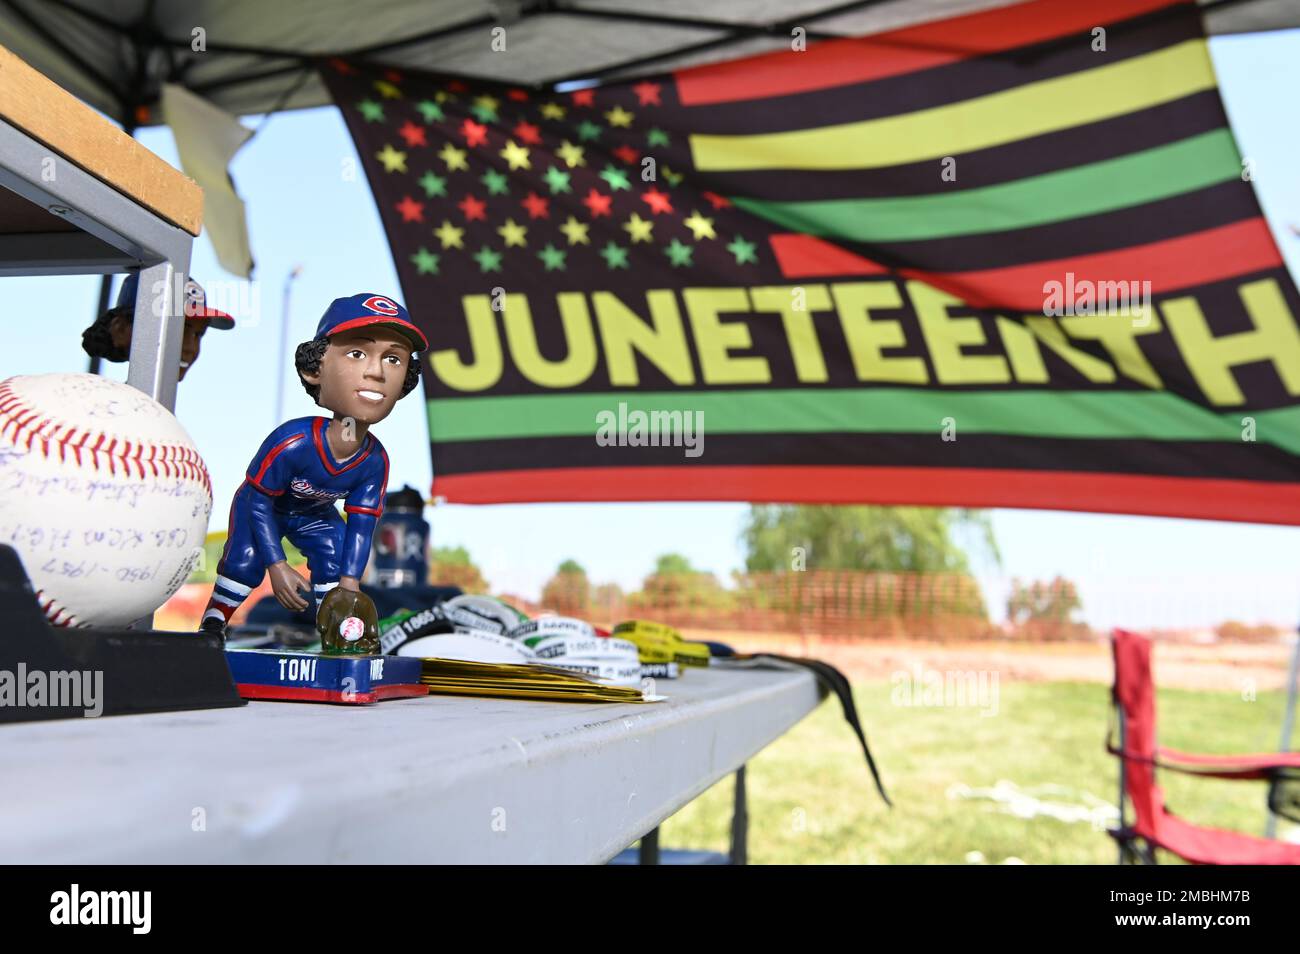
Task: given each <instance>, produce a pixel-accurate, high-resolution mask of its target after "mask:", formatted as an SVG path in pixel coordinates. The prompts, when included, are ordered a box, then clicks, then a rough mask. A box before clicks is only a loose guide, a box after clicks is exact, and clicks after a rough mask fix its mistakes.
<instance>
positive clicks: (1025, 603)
mask: <svg viewBox="0 0 1300 954" xmlns="http://www.w3.org/2000/svg"><path fill="white" fill-rule="evenodd" d="M1081 609H1083V602H1082V601H1081V600H1080V599H1079V590H1078V588H1077V587H1076V586H1075V585H1074V584H1073V583H1071V582H1070V581H1069V580H1067V579H1065V578H1064V577H1061V576H1057V577H1055V578H1054V579H1053V580H1052V581H1051V582H1044V581H1043V580H1034V581H1033V582H1032V583H1029V584H1026V583H1024V582H1022V581H1021V580H1019V579H1014V580H1012V581H1011V593H1010V595H1009V596H1008V597H1007V620H1008V621H1009V622H1010V623H1011V624H1012V625H1013V626H1015V627H1017V628H1018V629H1021V630H1022V631H1024V632H1025V633H1027V634H1029V635H1031V636H1036V637H1039V638H1044V639H1065V638H1067V637H1069V636H1071V635H1076V634H1079V633H1081V632H1082V631H1086V629H1087V627H1086V626H1084V625H1083V624H1082V623H1078V622H1075V620H1073V619H1072V618H1071V617H1072V616H1073V615H1074V613H1075V611H1076V610H1081Z"/></svg>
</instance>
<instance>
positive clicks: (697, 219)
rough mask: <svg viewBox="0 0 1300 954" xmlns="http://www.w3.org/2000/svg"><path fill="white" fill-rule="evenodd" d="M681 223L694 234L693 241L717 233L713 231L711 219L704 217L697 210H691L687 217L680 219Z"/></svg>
mask: <svg viewBox="0 0 1300 954" xmlns="http://www.w3.org/2000/svg"><path fill="white" fill-rule="evenodd" d="M682 225H684V226H686V227H687V228H688V229H690V230H691V231H692V232H693V233H694V234H695V241H697V242H698V241H699V240H700V239H702V238H717V237H718V234H717V233H716V232H714V231H713V220H712V219H706V218H705V217H704V216H702V215H700V213H699V212H692V213H691V217H690V218H689V219H682Z"/></svg>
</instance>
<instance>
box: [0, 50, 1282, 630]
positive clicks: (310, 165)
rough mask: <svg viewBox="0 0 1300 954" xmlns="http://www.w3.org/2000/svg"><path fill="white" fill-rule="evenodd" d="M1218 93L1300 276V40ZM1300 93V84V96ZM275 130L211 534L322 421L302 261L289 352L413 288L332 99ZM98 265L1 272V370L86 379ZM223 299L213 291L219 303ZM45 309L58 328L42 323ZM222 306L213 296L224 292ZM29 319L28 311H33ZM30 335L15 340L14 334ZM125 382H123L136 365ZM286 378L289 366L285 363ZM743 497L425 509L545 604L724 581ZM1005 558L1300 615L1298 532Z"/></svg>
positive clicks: (230, 356) (735, 559) (218, 464)
mask: <svg viewBox="0 0 1300 954" xmlns="http://www.w3.org/2000/svg"><path fill="white" fill-rule="evenodd" d="M1210 48H1211V52H1212V55H1213V57H1214V62H1215V66H1216V68H1217V70H1218V73H1219V80H1220V86H1221V89H1222V92H1223V95H1224V99H1225V101H1226V103H1227V107H1228V112H1229V115H1230V116H1231V119H1232V122H1233V127H1234V129H1235V131H1236V134H1237V139H1238V143H1239V145H1240V147H1241V149H1242V152H1243V154H1244V155H1245V156H1246V157H1248V158H1250V159H1252V160H1254V169H1255V176H1256V178H1255V187H1256V191H1257V193H1258V194H1259V197H1260V200H1261V202H1262V204H1263V206H1264V211H1265V213H1266V215H1267V216H1268V218H1269V221H1270V223H1271V224H1272V225H1273V231H1274V234H1275V236H1276V237H1277V240H1278V243H1279V245H1280V246H1281V247H1282V250H1283V254H1284V255H1285V257H1286V259H1287V262H1288V264H1289V266H1290V268H1291V272H1292V274H1293V275H1300V239H1297V237H1296V236H1295V235H1294V234H1292V233H1291V231H1290V230H1289V229H1288V228H1287V225H1288V223H1296V224H1297V225H1300V175H1297V165H1296V159H1295V157H1296V156H1297V155H1300V125H1298V124H1296V123H1295V122H1293V121H1292V118H1293V116H1294V106H1295V104H1294V91H1296V90H1300V31H1296V30H1292V31H1284V32H1277V33H1270V34H1261V35H1257V36H1242V37H1220V38H1215V39H1214V40H1212V41H1211V44H1210ZM1288 91H1290V92H1288ZM246 122H248V123H249V124H250V125H253V126H258V125H259V124H260V125H261V128H260V129H259V131H258V133H257V135H256V136H254V138H253V139H252V140H251V142H250V143H249V144H248V145H247V146H245V148H244V150H243V151H242V152H241V153H240V155H239V156H238V157H237V159H236V161H235V163H234V165H233V167H232V170H231V171H232V174H233V176H234V179H235V182H236V183H237V185H238V188H239V191H240V193H241V194H242V195H243V197H244V199H245V201H246V202H247V204H248V212H249V226H250V232H251V235H252V244H253V254H254V257H255V259H256V262H257V268H256V271H255V273H254V278H255V280H256V284H255V285H254V286H253V289H252V293H253V294H252V296H251V298H250V299H248V304H249V306H250V307H249V308H248V312H247V313H246V314H241V315H240V317H241V323H240V327H239V328H238V329H237V330H235V331H232V332H224V333H223V332H219V331H209V333H208V334H207V336H206V337H205V339H204V344H203V355H202V358H201V360H200V361H199V363H198V364H197V365H195V367H194V368H193V369H192V370H191V371H190V373H189V375H188V377H187V378H186V380H185V381H184V382H183V383H182V384H181V386H180V394H179V398H178V401H177V414H178V416H179V417H180V419H181V421H182V423H184V425H185V426H186V428H187V429H188V430H189V432H190V434H191V436H192V437H193V438H194V440H195V442H196V443H197V444H198V446H199V449H200V451H201V452H202V453H203V455H204V457H205V459H206V460H207V463H208V468H209V470H210V471H211V473H212V478H213V485H214V490H215V494H216V509H215V511H214V514H213V526H220V525H221V523H222V522H224V520H225V514H226V511H227V508H228V506H229V502H230V496H231V494H232V493H233V492H234V490H235V488H236V487H237V486H238V485H239V482H240V480H241V479H242V474H243V470H244V468H245V467H246V466H247V463H248V460H249V458H250V456H251V455H252V453H253V451H254V450H256V448H257V445H258V444H259V443H260V441H261V440H262V438H263V437H264V436H265V435H266V433H267V432H268V431H269V430H270V429H271V428H272V427H273V426H274V425H275V424H277V423H279V422H278V421H277V420H276V419H275V417H274V413H275V410H274V408H275V394H276V389H277V388H283V389H284V391H283V393H284V395H285V416H286V417H291V416H300V415H305V414H312V413H315V410H316V408H315V405H313V404H312V403H311V401H310V399H309V398H308V397H307V396H306V394H305V393H304V392H303V391H302V389H301V387H300V386H299V384H298V382H297V381H296V379H295V378H294V376H293V375H292V372H291V371H288V372H287V368H288V366H283V365H282V364H281V362H280V359H279V347H280V344H279V342H280V335H279V331H280V313H281V290H282V286H283V284H284V281H285V276H286V275H287V274H288V272H289V271H290V269H292V268H293V267H294V266H295V265H299V264H300V265H302V266H303V271H302V275H301V277H300V278H299V279H298V280H297V281H296V282H295V283H294V286H293V294H292V301H291V307H290V315H289V343H290V348H292V346H293V345H294V344H296V343H297V342H299V341H302V340H305V339H307V338H310V337H311V336H312V334H313V331H314V329H315V324H316V321H317V319H318V318H319V317H320V314H321V312H322V311H323V310H324V308H325V306H326V305H328V303H329V302H330V301H331V300H332V299H333V298H335V297H338V296H340V295H347V294H353V293H356V292H359V291H376V292H382V293H385V294H391V295H396V296H398V297H399V298H400V296H401V292H400V288H399V286H398V284H397V276H396V272H395V270H394V268H393V263H392V257H391V255H390V253H389V250H388V245H387V242H386V240H385V238H384V234H383V229H382V227H381V225H380V222H379V216H378V214H377V212H376V210H375V206H374V201H373V200H372V198H371V196H370V192H369V190H368V188H367V186H366V183H365V181H364V176H362V175H360V174H359V173H358V174H357V175H356V176H355V177H352V178H350V177H349V176H348V171H349V170H350V169H352V168H359V166H354V165H353V163H355V162H356V154H355V150H354V149H353V147H352V143H351V140H350V139H349V137H348V135H347V131H346V130H345V128H344V126H343V122H342V119H341V118H340V117H339V115H338V113H337V111H336V110H334V109H332V108H325V109H315V110H305V111H298V112H290V113H282V114H279V115H276V116H273V117H270V118H269V119H262V118H250V119H248V120H246ZM139 138H140V140H141V141H142V142H143V143H144V144H145V145H146V146H148V147H149V148H150V149H152V150H154V151H155V152H157V153H158V154H159V155H160V156H162V157H163V158H164V159H166V160H168V161H169V162H172V163H174V164H176V163H177V159H176V153H175V146H174V144H173V142H172V138H171V134H170V132H168V131H167V130H165V129H161V130H160V129H147V130H144V131H142V132H141V133H140V136H139ZM192 271H193V273H194V275H195V277H196V278H198V279H199V281H200V282H202V283H203V284H205V285H208V286H209V288H210V289H212V290H213V291H216V290H217V289H216V288H215V287H214V286H215V285H216V283H217V282H218V281H222V280H229V279H230V276H229V275H227V274H225V273H224V272H222V271H221V269H220V268H219V267H218V266H217V264H216V259H215V257H214V255H213V253H212V248H211V245H210V244H209V243H208V240H207V238H206V236H204V237H202V238H200V240H199V241H198V242H197V243H196V245H195V251H194V260H193V265H192ZM98 289H99V278H98V276H86V277H70V278H5V279H0V313H3V314H6V315H8V316H9V318H8V319H7V324H8V327H9V328H10V329H18V328H21V329H22V330H21V331H19V332H17V333H16V334H14V337H13V339H11V341H12V344H13V346H11V347H8V348H5V349H0V378H3V377H8V376H9V375H13V374H33V373H40V372H49V371H84V370H85V368H86V356H85V354H84V352H82V350H81V346H80V342H81V331H82V329H83V328H84V327H85V326H86V325H87V324H88V323H89V322H90V320H91V318H92V317H93V311H94V308H95V304H96V300H97V295H98ZM214 297H215V296H214ZM33 302H39V303H40V306H41V311H42V313H44V314H47V315H49V320H43V321H39V322H34V321H32V320H31V315H32V314H33V312H34V309H33V307H32V303H33ZM214 303H215V302H214ZM20 316H21V317H20ZM12 333H13V332H12V331H11V334H12ZM109 368H110V370H109V373H110V374H111V375H112V376H114V377H117V378H120V379H124V378H125V365H110V366H109ZM286 372H287V373H286ZM376 433H377V434H378V435H379V436H380V437H381V438H382V440H383V441H384V444H385V446H386V447H387V448H388V451H389V455H390V458H391V460H392V472H391V478H392V481H393V485H394V486H397V485H400V484H401V483H402V482H407V483H410V484H412V485H413V486H415V487H417V488H419V489H420V490H421V491H423V492H427V491H428V488H429V484H430V479H431V471H430V462H429V451H428V444H427V440H428V436H427V425H426V423H425V417H424V409H423V404H422V401H421V399H420V397H419V396H418V395H412V396H411V397H409V398H408V399H406V400H404V401H402V402H401V403H400V404H399V405H398V408H397V410H396V411H395V412H394V413H393V415H392V416H391V417H390V418H389V419H388V420H387V421H385V422H384V423H383V424H382V425H380V426H379V427H378V428H376ZM746 511H747V507H746V506H745V505H743V504H679V503H673V504H668V503H664V504H648V503H647V504H585V505H577V504H531V505H526V506H525V505H501V506H488V507H468V506H453V505H442V506H439V507H436V508H431V509H430V510H429V511H428V513H427V516H428V517H429V518H430V520H431V522H432V523H433V527H434V530H433V533H434V540H435V542H436V543H437V544H440V545H453V544H461V545H464V546H466V547H467V548H468V549H469V551H470V553H471V554H472V555H473V556H474V558H475V559H476V561H477V562H478V563H479V564H480V566H482V567H483V569H484V571H485V573H486V575H487V578H488V580H489V581H490V582H491V584H492V585H493V587H494V589H495V590H497V591H508V592H514V593H521V594H525V595H536V594H537V593H538V592H539V591H540V589H541V585H542V583H543V582H544V581H545V579H546V578H547V577H548V576H549V575H550V574H551V573H552V572H553V571H554V569H555V567H556V566H557V565H558V564H559V562H560V561H561V560H563V559H565V558H566V557H573V558H574V559H577V560H578V561H579V562H580V563H582V564H583V566H585V567H586V568H587V571H588V573H589V575H590V576H591V577H592V578H593V579H594V580H597V581H606V580H612V581H615V582H617V583H619V584H621V585H622V586H624V587H634V586H636V585H637V583H638V582H639V580H640V579H641V578H642V577H643V576H644V575H645V574H646V573H647V572H649V570H650V568H651V567H652V565H653V563H654V559H655V557H656V556H657V555H658V554H660V553H665V552H669V551H676V552H679V553H683V554H685V555H686V556H688V557H689V558H690V559H691V561H692V562H693V563H694V564H695V565H696V566H699V567H702V568H705V569H708V570H712V571H714V572H716V573H718V574H719V575H720V576H723V577H725V576H726V575H727V574H729V572H730V571H731V570H733V569H738V568H740V567H741V566H742V564H743V559H744V558H743V552H742V550H741V548H740V544H739V541H738V536H739V532H740V529H741V526H742V522H743V519H744V516H745V513H746ZM993 521H994V527H995V530H996V533H997V538H998V541H999V544H1000V547H1001V550H1002V556H1003V565H1002V567H1001V568H1000V569H997V568H993V567H990V566H987V565H983V566H980V568H979V575H980V577H981V582H982V583H983V585H984V586H985V589H986V593H987V595H988V596H989V599H990V603H991V605H992V608H993V610H994V612H995V614H996V613H998V612H1000V606H1001V603H1002V595H1003V594H1004V592H1005V587H1006V581H1007V580H1008V579H1009V578H1010V577H1013V576H1019V577H1022V578H1031V579H1032V578H1050V577H1052V576H1054V575H1056V574H1058V573H1059V574H1062V575H1064V576H1066V577H1068V578H1070V579H1073V580H1075V581H1077V582H1078V583H1079V584H1080V588H1081V592H1082V596H1083V601H1084V607H1085V616H1086V617H1087V619H1088V620H1089V622H1091V623H1092V624H1093V625H1094V626H1111V625H1128V626H1132V627H1150V626H1175V625H1177V626H1196V625H1204V624H1208V623H1213V622H1215V621H1218V620H1221V619H1224V618H1227V617H1232V618H1237V619H1244V620H1251V621H1254V620H1270V621H1276V622H1291V621H1293V620H1295V619H1297V617H1298V616H1300V528H1295V527H1273V526H1262V525H1254V524H1235V523H1215V522H1209V521H1193V520H1169V519H1160V518H1150V517H1125V516H1113V515H1100V514H1076V513H1064V512H1055V511H1017V510H997V511H994V514H993Z"/></svg>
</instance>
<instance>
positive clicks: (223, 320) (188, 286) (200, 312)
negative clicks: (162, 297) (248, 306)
mask: <svg viewBox="0 0 1300 954" xmlns="http://www.w3.org/2000/svg"><path fill="white" fill-rule="evenodd" d="M139 289H140V273H139V272H132V273H131V274H129V275H127V276H126V280H125V281H123V282H122V287H121V289H120V290H119V291H118V293H117V304H116V305H115V306H114V307H116V308H127V309H130V310H131V311H135V296H136V293H137V292H138V291H139ZM185 317H186V318H206V319H208V327H209V328H221V329H222V330H229V329H230V328H233V327H235V319H234V318H232V317H230V315H228V314H227V313H226V312H224V311H218V310H217V309H216V308H209V307H208V296H207V294H206V293H205V292H204V291H203V286H202V285H200V284H199V283H198V282H196V281H195V280H194V279H192V278H187V279H186V280H185Z"/></svg>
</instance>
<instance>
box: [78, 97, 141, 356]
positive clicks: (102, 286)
mask: <svg viewBox="0 0 1300 954" xmlns="http://www.w3.org/2000/svg"><path fill="white" fill-rule="evenodd" d="M135 129H136V126H135V123H134V122H131V123H126V124H124V125H123V126H122V131H123V132H124V133H126V134H127V135H128V136H130V137H131V138H132V139H134V138H135ZM112 291H113V274H112V273H111V272H108V273H105V274H104V275H102V276H100V279H99V306H98V307H97V308H96V309H95V314H94V315H92V316H91V319H90V320H91V323H92V324H93V323H94V322H96V321H99V316H100V315H102V314H103V313H104V312H105V311H107V310H108V302H109V296H110V295H111V294H112ZM102 362H103V359H102V358H100V356H99V355H94V356H92V357H91V359H90V366H89V367H87V368H86V371H87V373H89V374H99V369H100V365H101V364H102Z"/></svg>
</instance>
